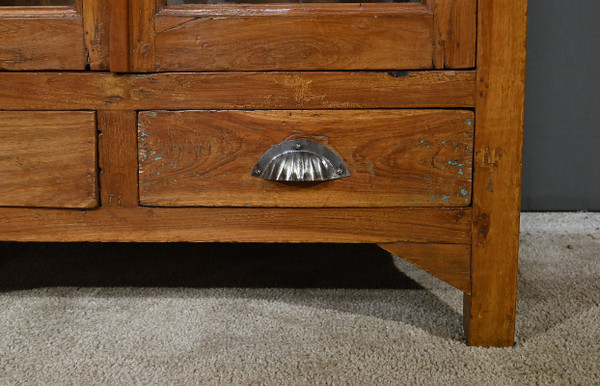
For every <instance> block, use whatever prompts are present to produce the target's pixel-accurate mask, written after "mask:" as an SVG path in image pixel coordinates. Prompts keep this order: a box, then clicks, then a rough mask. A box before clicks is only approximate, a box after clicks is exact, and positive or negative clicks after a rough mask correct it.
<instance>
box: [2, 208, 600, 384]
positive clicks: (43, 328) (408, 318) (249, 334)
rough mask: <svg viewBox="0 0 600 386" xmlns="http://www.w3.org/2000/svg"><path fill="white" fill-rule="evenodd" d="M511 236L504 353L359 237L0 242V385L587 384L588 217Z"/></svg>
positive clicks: (593, 320)
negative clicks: (475, 337)
mask: <svg viewBox="0 0 600 386" xmlns="http://www.w3.org/2000/svg"><path fill="white" fill-rule="evenodd" d="M521 231H522V232H521V255H520V267H519V295H518V309H517V345H516V347H512V348H506V349H498V348H493V349H483V348H476V347H467V346H466V345H465V342H464V340H463V337H462V316H461V314H462V296H461V292H460V291H458V290H456V289H454V288H452V287H450V286H448V285H446V284H444V283H442V282H440V281H438V280H436V279H434V278H432V277H430V276H429V275H428V274H426V273H424V272H422V271H420V270H418V269H417V268H414V267H413V266H412V265H410V264H409V263H406V262H405V261H402V260H400V259H398V258H394V257H392V256H390V255H389V254H387V253H385V252H383V251H382V250H379V249H378V248H376V247H375V246H371V245H329V244H324V245H315V244H310V245H297V244H295V245H279V244H276V245H261V244H169V245H165V244H87V243H81V244H36V243H30V244H19V243H0V286H1V287H2V289H1V291H0V385H16V384H19V385H30V384H31V385H58V384H86V385H87V384H89V385H94V384H102V385H105V384H106V385H134V384H144V385H148V384H160V385H165V384H169V385H191V384H207V385H250V384H252V385H262V384H266V385H318V384H331V385H345V384H349V385H398V384H444V385H453V384H455V385H464V384H468V385H481V384H494V385H511V384H519V385H521V384H561V385H563V384H580V385H588V384H589V385H592V384H598V382H599V381H598V380H599V379H600V354H599V353H600V213H570V214H564V213H540V214H537V213H525V214H523V216H522V229H521Z"/></svg>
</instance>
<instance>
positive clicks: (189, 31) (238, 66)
mask: <svg viewBox="0 0 600 386" xmlns="http://www.w3.org/2000/svg"><path fill="white" fill-rule="evenodd" d="M156 31H157V32H156V36H155V59H156V70H157V71H265V70H267V71H270V70H278V71H280V70H378V69H379V70H381V69H426V68H432V50H433V48H432V47H433V15H432V14H431V13H430V12H425V11H423V12H422V14H421V15H414V14H410V15H408V16H403V15H402V14H396V15H393V17H389V15H386V14H384V13H382V14H381V15H375V16H362V15H355V16H326V15H318V13H317V14H316V15H314V16H294V17H289V16H279V15H275V16H269V17H237V16H236V17H227V16H222V17H197V18H192V19H189V18H178V17H175V18H173V17H170V16H157V18H156Z"/></svg>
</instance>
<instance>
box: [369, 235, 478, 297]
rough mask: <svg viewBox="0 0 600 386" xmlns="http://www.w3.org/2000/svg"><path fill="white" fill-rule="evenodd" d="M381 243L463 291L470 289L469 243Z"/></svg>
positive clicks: (389, 250)
mask: <svg viewBox="0 0 600 386" xmlns="http://www.w3.org/2000/svg"><path fill="white" fill-rule="evenodd" d="M379 246H380V247H381V248H383V249H385V250H386V251H388V252H390V253H392V254H394V255H396V256H399V257H401V258H403V259H404V260H407V261H409V262H411V263H413V264H414V265H416V266H417V267H419V268H422V269H423V270H425V271H427V272H429V273H430V274H432V275H433V276H435V277H437V278H438V279H440V280H442V281H443V282H445V283H448V284H450V285H451V286H454V287H456V288H458V289H459V290H461V291H463V292H464V293H466V294H470V293H471V268H470V265H471V245H470V244H431V243H427V244H419V243H390V244H379Z"/></svg>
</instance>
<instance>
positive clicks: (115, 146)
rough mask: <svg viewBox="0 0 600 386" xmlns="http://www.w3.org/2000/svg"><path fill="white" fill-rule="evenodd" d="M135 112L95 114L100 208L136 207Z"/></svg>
mask: <svg viewBox="0 0 600 386" xmlns="http://www.w3.org/2000/svg"><path fill="white" fill-rule="evenodd" d="M136 115H137V114H136V112H135V111H130V110H126V111H114V110H110V111H106V110H101V111H98V130H99V131H100V135H99V146H98V148H99V156H98V163H99V167H100V193H101V203H102V206H104V207H132V206H137V204H138V192H137V191H138V189H137V182H138V171H137V150H136V149H137V133H136V129H135V128H136Z"/></svg>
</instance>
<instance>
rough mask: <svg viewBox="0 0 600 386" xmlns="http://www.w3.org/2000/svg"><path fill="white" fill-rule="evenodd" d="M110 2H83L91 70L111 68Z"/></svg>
mask: <svg viewBox="0 0 600 386" xmlns="http://www.w3.org/2000/svg"><path fill="white" fill-rule="evenodd" d="M109 20H110V19H109V8H108V0H83V29H84V36H85V47H86V51H87V56H88V64H89V66H90V70H94V71H106V70H108V69H109V68H110V28H109V24H110V23H109Z"/></svg>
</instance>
